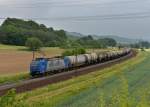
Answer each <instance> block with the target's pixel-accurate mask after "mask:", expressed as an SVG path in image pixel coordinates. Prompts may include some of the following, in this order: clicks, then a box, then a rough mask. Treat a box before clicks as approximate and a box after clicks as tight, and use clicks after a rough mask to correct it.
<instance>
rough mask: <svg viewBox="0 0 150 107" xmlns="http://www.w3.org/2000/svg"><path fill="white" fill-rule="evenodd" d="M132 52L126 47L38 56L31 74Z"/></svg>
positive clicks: (84, 64) (31, 66) (63, 69)
mask: <svg viewBox="0 0 150 107" xmlns="http://www.w3.org/2000/svg"><path fill="white" fill-rule="evenodd" d="M130 52H131V49H129V48H125V49H122V50H118V51H107V52H99V53H89V54H82V55H76V56H65V57H64V58H59V57H58V58H36V59H35V60H33V61H32V62H31V64H30V74H31V75H32V76H35V75H43V74H51V73H58V72H62V71H68V70H70V69H74V68H77V67H80V66H88V65H92V64H96V63H102V62H105V61H109V60H113V59H116V58H120V57H122V56H125V55H127V54H129V53H130Z"/></svg>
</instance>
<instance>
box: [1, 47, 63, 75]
mask: <svg viewBox="0 0 150 107" xmlns="http://www.w3.org/2000/svg"><path fill="white" fill-rule="evenodd" d="M43 51H44V53H45V55H46V56H47V57H53V56H56V55H60V54H61V52H62V51H63V49H59V48H44V49H43ZM36 56H37V57H38V56H40V54H39V53H36ZM31 60H32V52H30V51H27V49H26V47H23V46H9V45H0V75H3V76H5V75H6V76H7V75H10V74H12V75H14V74H20V73H27V71H29V64H30V62H31Z"/></svg>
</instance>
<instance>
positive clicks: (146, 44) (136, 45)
mask: <svg viewBox="0 0 150 107" xmlns="http://www.w3.org/2000/svg"><path fill="white" fill-rule="evenodd" d="M118 47H120V48H122V47H131V48H136V49H148V48H150V42H148V41H139V42H137V43H132V44H118Z"/></svg>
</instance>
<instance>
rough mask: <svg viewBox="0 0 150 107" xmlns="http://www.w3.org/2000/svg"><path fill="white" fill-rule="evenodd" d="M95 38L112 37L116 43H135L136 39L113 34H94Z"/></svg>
mask: <svg viewBox="0 0 150 107" xmlns="http://www.w3.org/2000/svg"><path fill="white" fill-rule="evenodd" d="M96 37H97V38H106V37H107V38H112V39H114V40H116V41H117V42H118V43H122V44H132V43H137V42H138V40H135V39H130V38H125V37H119V36H113V35H104V36H96Z"/></svg>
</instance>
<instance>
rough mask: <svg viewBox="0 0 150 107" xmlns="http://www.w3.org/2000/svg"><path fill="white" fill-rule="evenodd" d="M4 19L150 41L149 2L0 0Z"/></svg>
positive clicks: (144, 0)
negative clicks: (33, 21) (35, 22)
mask: <svg viewBox="0 0 150 107" xmlns="http://www.w3.org/2000/svg"><path fill="white" fill-rule="evenodd" d="M6 17H16V18H24V19H34V20H36V21H38V22H39V23H43V24H46V25H47V26H51V27H54V28H55V29H65V30H67V31H71V32H80V33H83V34H97V35H118V36H123V37H130V38H136V39H149V40H150V0H0V18H1V19H0V22H1V23H2V21H3V20H4V19H3V18H6Z"/></svg>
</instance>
